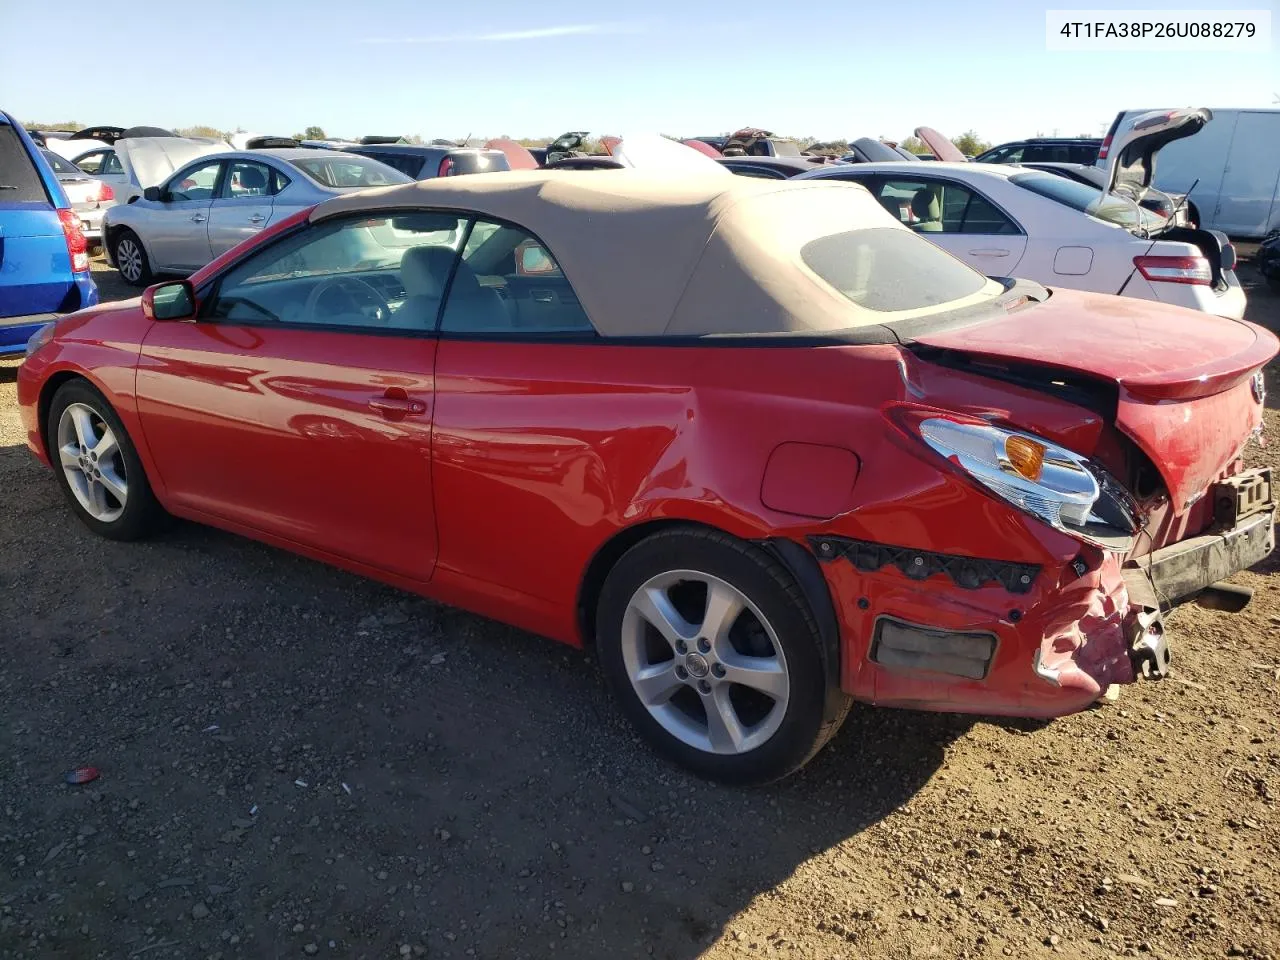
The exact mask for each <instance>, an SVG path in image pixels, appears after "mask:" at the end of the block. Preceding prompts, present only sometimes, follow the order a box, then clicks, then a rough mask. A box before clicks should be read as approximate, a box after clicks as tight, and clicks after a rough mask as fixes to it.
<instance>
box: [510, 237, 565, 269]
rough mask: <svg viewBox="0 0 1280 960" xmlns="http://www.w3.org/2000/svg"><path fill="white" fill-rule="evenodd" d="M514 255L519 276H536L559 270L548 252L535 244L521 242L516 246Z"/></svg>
mask: <svg viewBox="0 0 1280 960" xmlns="http://www.w3.org/2000/svg"><path fill="white" fill-rule="evenodd" d="M516 257H517V259H516V273H517V274H518V275H519V276H522V277H537V276H545V275H546V274H548V273H559V272H560V268H559V267H558V266H557V265H556V262H555V261H554V260H552V259H551V256H550V254H548V253H547V251H546V250H544V249H543V248H542V247H541V246H539V245H537V244H534V243H525V244H521V245H520V246H519V247H517V248H516Z"/></svg>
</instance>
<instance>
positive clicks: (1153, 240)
mask: <svg viewBox="0 0 1280 960" xmlns="http://www.w3.org/2000/svg"><path fill="white" fill-rule="evenodd" d="M1119 162H1120V158H1119V157H1116V163H1119ZM1199 183H1200V178H1199V177H1196V178H1195V180H1194V181H1193V182H1192V184H1191V188H1190V189H1189V190H1188V191H1187V192H1186V193H1184V194H1183V195H1182V199H1181V200H1179V201H1178V202H1177V203H1176V204H1175V205H1174V207H1173V213H1171V214H1169V222H1170V223H1172V222H1173V219H1174V218H1175V217H1176V216H1177V215H1178V211H1179V210H1181V209H1182V205H1183V204H1184V203H1186V202H1187V201H1188V200H1190V199H1191V191H1192V190H1194V189H1195V188H1196V185H1197V184H1199ZM1134 206H1136V207H1137V208H1138V223H1139V225H1141V223H1142V204H1140V203H1138V202H1137V201H1136V200H1135V201H1134ZM1159 239H1160V237H1159V236H1155V237H1152V238H1151V246H1149V247H1147V250H1146V253H1144V254H1143V256H1144V257H1147V256H1150V255H1151V251H1152V250H1153V249H1154V248H1155V245H1156V241H1157V240H1159ZM1137 259H1138V258H1137V257H1135V258H1134V261H1135V262H1134V264H1133V269H1132V270H1130V271H1129V275H1128V276H1127V277H1125V278H1124V283H1122V284H1120V289H1119V290H1117V291H1116V296H1117V297H1118V296H1121V295H1122V294H1123V293H1124V288H1125V287H1127V286H1129V281H1130V280H1132V279H1133V275H1134V274H1135V273H1137V272H1138V264H1137V262H1136V261H1137Z"/></svg>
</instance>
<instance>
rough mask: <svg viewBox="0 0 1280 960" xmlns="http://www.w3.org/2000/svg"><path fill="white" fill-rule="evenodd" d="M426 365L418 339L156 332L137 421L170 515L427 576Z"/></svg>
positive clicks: (221, 329) (428, 358)
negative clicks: (195, 516) (193, 515)
mask: <svg viewBox="0 0 1280 960" xmlns="http://www.w3.org/2000/svg"><path fill="white" fill-rule="evenodd" d="M434 363H435V341H434V340H431V339H424V338H405V339H401V338H398V337H388V336H375V335H362V334H358V333H348V332H336V331H332V332H331V331H323V330H297V329H272V328H270V327H266V326H247V325H228V324H209V323H198V322H197V323H157V324H156V325H155V326H154V327H152V329H151V331H150V332H149V333H148V335H147V337H146V340H145V342H144V343H143V346H142V354H141V356H140V358H139V362H138V379H137V390H138V393H137V396H138V410H139V416H140V418H141V421H142V427H143V431H144V433H145V435H146V439H147V445H148V446H149V447H150V449H151V453H152V457H153V459H154V460H155V463H156V465H157V468H158V470H159V473H160V477H161V480H162V481H163V483H164V485H165V488H166V490H167V491H168V493H169V497H170V499H171V500H172V502H173V503H174V504H175V505H176V506H179V507H182V508H186V509H188V510H194V511H198V512H200V513H202V514H208V515H209V516H210V517H216V518H219V519H222V520H228V521H231V522H232V523H235V524H241V525H243V526H246V527H250V528H253V529H255V530H258V531H261V532H263V533H266V534H269V535H271V536H275V537H282V538H284V539H286V540H290V541H292V542H294V543H298V544H301V545H304V546H307V547H310V548H312V549H315V550H321V551H324V552H325V553H329V554H332V555H334V556H336V557H342V558H345V559H348V560H353V561H356V562H359V563H363V564H367V565H369V566H371V567H376V568H378V569H381V570H386V571H388V572H390V573H394V574H398V575H400V576H405V577H411V578H413V579H415V580H427V579H428V578H429V577H430V576H431V571H432V568H433V566H434V564H435V559H436V530H435V518H434V516H433V511H432V506H431V504H432V500H431V416H430V414H431V410H432V403H433V397H432V390H433V388H432V371H433V366H434Z"/></svg>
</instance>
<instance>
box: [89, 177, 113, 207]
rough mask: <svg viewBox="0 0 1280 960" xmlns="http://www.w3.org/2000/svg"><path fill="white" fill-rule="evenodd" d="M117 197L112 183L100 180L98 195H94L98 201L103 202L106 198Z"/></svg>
mask: <svg viewBox="0 0 1280 960" xmlns="http://www.w3.org/2000/svg"><path fill="white" fill-rule="evenodd" d="M115 198H116V192H115V191H114V190H112V189H111V184H109V183H103V182H102V181H101V180H99V181H98V195H97V196H96V197H94V199H95V200H97V201H98V203H102V202H103V201H105V200H114V199H115Z"/></svg>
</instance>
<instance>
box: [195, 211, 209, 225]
mask: <svg viewBox="0 0 1280 960" xmlns="http://www.w3.org/2000/svg"><path fill="white" fill-rule="evenodd" d="M207 219H209V218H208V217H206V216H205V215H204V214H203V213H197V214H196V215H195V216H194V217H192V218H191V222H192V223H204V222H205V221H206V220H207Z"/></svg>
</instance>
